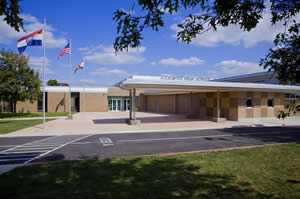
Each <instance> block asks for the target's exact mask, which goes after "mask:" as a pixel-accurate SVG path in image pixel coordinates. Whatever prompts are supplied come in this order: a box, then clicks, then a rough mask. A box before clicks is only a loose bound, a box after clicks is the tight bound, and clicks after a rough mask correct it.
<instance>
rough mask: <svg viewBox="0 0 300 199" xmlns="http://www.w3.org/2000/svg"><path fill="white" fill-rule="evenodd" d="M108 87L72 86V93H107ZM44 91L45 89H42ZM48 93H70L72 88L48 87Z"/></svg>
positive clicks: (46, 89) (46, 88)
mask: <svg viewBox="0 0 300 199" xmlns="http://www.w3.org/2000/svg"><path fill="white" fill-rule="evenodd" d="M107 90H108V88H107V87H77V86H74V87H72V86H71V92H81V93H107ZM41 91H43V87H41ZM45 91H46V92H69V91H70V87H68V86H46V87H45Z"/></svg>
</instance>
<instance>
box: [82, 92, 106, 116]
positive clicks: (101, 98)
mask: <svg viewBox="0 0 300 199" xmlns="http://www.w3.org/2000/svg"><path fill="white" fill-rule="evenodd" d="M107 103H108V102H107V95H106V94H105V93H80V112H105V111H107V109H108V105H107Z"/></svg>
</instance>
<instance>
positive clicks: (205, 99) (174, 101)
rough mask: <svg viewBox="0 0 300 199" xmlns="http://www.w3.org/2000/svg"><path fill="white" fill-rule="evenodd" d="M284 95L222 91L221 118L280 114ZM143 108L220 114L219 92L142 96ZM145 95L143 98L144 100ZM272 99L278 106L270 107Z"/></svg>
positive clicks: (201, 115) (207, 115)
mask: <svg viewBox="0 0 300 199" xmlns="http://www.w3.org/2000/svg"><path fill="white" fill-rule="evenodd" d="M283 97H284V94H281V93H266V92H265V93H263V92H221V93H220V98H219V99H220V117H221V118H226V119H227V120H240V119H245V118H262V117H276V115H277V113H278V111H280V110H283V108H284V100H283ZM140 98H141V99H140V107H141V110H142V111H148V112H159V113H172V114H185V115H188V116H193V117H198V118H201V119H211V118H214V117H217V93H216V92H206V93H187V94H172V95H141V96H140ZM142 98H143V99H142ZM248 98H250V99H251V100H252V104H253V107H251V108H250V107H246V100H247V99H248ZM268 99H273V100H274V101H273V102H274V106H273V107H268V106H267V101H268Z"/></svg>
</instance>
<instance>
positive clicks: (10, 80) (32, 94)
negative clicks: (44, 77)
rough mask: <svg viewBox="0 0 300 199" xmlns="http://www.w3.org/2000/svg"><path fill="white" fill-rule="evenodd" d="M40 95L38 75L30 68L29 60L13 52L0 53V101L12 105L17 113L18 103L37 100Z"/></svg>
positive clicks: (3, 51) (12, 108)
mask: <svg viewBox="0 0 300 199" xmlns="http://www.w3.org/2000/svg"><path fill="white" fill-rule="evenodd" d="M39 94H40V79H39V76H38V73H36V72H35V71H34V70H33V69H31V68H30V67H29V66H28V59H27V58H26V57H25V56H24V55H19V54H16V53H14V52H11V51H5V50H1V51H0V100H2V101H6V102H9V103H10V106H11V110H12V112H16V104H17V102H18V101H25V100H29V101H31V102H32V101H33V100H37V99H38V96H39Z"/></svg>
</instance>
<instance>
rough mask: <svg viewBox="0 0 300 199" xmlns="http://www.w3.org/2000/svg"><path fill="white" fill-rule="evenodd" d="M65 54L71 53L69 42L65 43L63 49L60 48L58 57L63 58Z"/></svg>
mask: <svg viewBox="0 0 300 199" xmlns="http://www.w3.org/2000/svg"><path fill="white" fill-rule="evenodd" d="M65 54H71V47H70V42H68V43H67V45H66V46H65V47H64V48H63V49H61V51H60V52H59V55H58V59H59V58H63V56H64V55H65Z"/></svg>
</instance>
